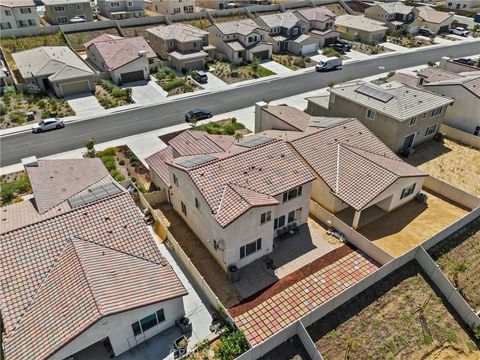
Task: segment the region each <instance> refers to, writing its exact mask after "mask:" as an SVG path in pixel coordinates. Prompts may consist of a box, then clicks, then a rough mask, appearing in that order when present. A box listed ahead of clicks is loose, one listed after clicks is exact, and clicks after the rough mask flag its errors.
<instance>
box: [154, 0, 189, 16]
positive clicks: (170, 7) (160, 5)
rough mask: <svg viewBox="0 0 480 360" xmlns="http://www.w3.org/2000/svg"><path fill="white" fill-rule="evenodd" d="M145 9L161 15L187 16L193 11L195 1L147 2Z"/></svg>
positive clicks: (156, 0)
mask: <svg viewBox="0 0 480 360" xmlns="http://www.w3.org/2000/svg"><path fill="white" fill-rule="evenodd" d="M145 9H146V10H150V11H153V12H157V13H159V14H163V15H175V14H188V13H193V12H194V11H195V0H149V1H148V2H147V1H146V2H145Z"/></svg>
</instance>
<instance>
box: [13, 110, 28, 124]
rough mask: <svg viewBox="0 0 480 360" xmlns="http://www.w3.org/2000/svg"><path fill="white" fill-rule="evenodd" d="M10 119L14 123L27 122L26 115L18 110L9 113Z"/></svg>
mask: <svg viewBox="0 0 480 360" xmlns="http://www.w3.org/2000/svg"><path fill="white" fill-rule="evenodd" d="M10 120H11V121H12V122H14V123H16V124H23V123H25V122H27V115H26V114H25V113H23V112H20V111H14V112H12V113H10Z"/></svg>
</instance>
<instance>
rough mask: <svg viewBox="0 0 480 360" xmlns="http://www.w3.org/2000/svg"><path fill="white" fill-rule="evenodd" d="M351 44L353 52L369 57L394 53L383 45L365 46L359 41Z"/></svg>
mask: <svg viewBox="0 0 480 360" xmlns="http://www.w3.org/2000/svg"><path fill="white" fill-rule="evenodd" d="M349 43H350V44H352V50H355V51H358V52H361V53H363V54H367V55H376V54H383V53H387V52H391V51H393V50H391V49H388V48H386V47H385V46H382V45H370V44H364V43H361V42H358V41H349Z"/></svg>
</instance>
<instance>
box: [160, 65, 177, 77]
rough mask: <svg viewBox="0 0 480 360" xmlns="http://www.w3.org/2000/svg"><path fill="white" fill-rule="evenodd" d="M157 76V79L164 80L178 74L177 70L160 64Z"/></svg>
mask: <svg viewBox="0 0 480 360" xmlns="http://www.w3.org/2000/svg"><path fill="white" fill-rule="evenodd" d="M155 76H156V77H157V79H159V80H162V79H166V78H174V77H176V76H177V73H176V72H175V70H173V69H170V68H169V67H167V66H159V67H158V69H157V73H156V74H155Z"/></svg>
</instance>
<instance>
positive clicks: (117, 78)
mask: <svg viewBox="0 0 480 360" xmlns="http://www.w3.org/2000/svg"><path fill="white" fill-rule="evenodd" d="M148 69H149V65H148V59H147V58H146V57H139V58H138V59H136V60H134V61H131V62H129V63H128V64H125V65H123V66H122V67H119V68H118V69H115V70H113V71H112V72H110V75H111V77H112V80H113V82H115V83H116V84H121V83H122V78H121V75H122V74H125V73H128V72H132V71H139V70H143V78H144V79H145V80H147V79H148V78H149V70H148Z"/></svg>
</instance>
